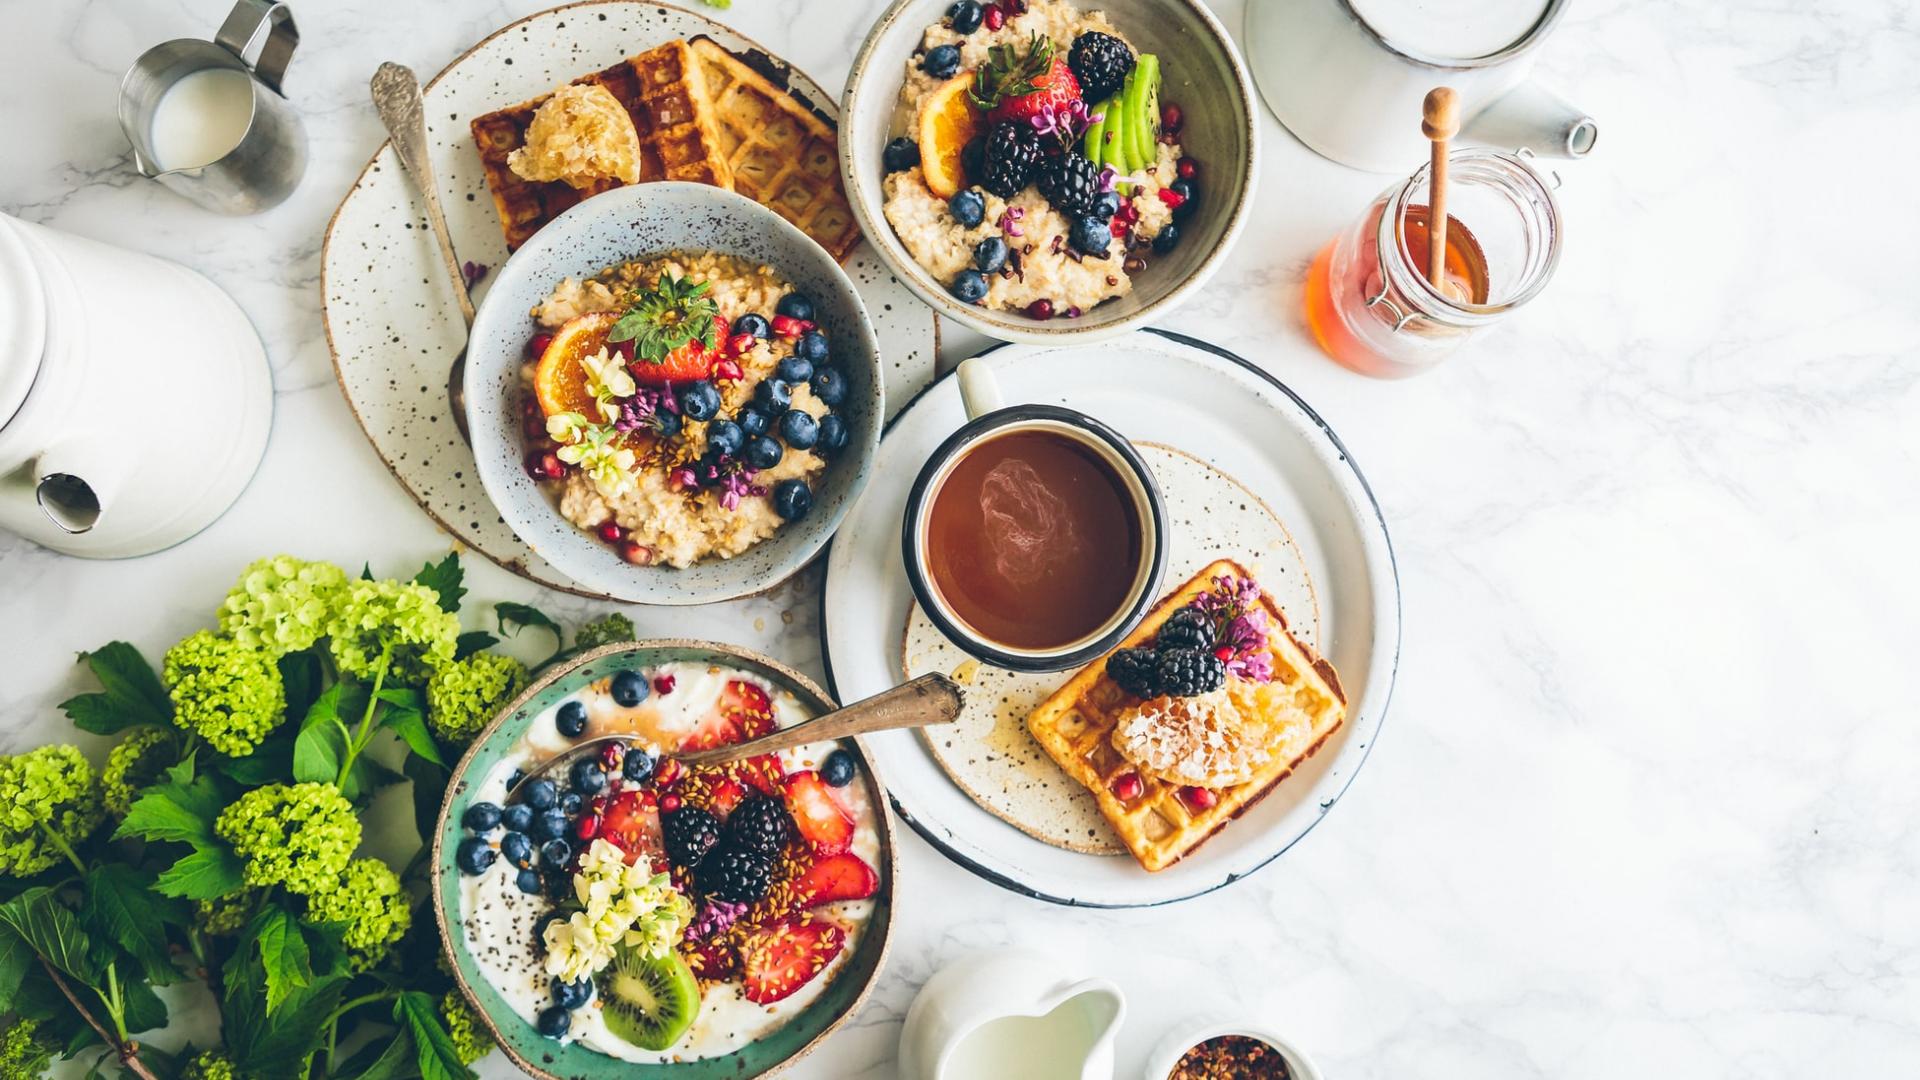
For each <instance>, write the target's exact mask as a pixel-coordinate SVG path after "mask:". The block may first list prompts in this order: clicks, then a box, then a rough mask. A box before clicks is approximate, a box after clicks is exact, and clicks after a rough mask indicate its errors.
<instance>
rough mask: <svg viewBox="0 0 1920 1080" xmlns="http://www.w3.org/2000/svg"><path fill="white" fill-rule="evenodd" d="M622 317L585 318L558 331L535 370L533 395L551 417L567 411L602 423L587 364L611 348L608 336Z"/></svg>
mask: <svg viewBox="0 0 1920 1080" xmlns="http://www.w3.org/2000/svg"><path fill="white" fill-rule="evenodd" d="M618 321H620V316H619V314H618V313H616V312H612V311H597V312H594V313H593V314H591V315H581V316H578V317H576V318H573V319H569V320H567V322H566V323H565V324H564V325H562V326H561V327H560V329H558V330H556V331H554V333H553V340H552V341H551V342H548V343H547V351H546V352H543V353H541V354H540V364H539V366H537V367H535V368H534V369H533V396H534V397H535V398H536V399H537V400H538V401H539V402H540V411H541V412H542V413H544V414H546V415H547V416H555V415H558V414H560V413H563V412H577V413H584V414H585V415H586V417H587V419H588V420H591V421H593V422H594V423H596V424H597V423H599V422H600V414H599V413H598V412H595V411H594V402H593V395H592V394H591V393H589V392H588V391H587V368H586V365H585V364H584V363H583V361H585V360H586V358H587V357H589V356H592V355H593V354H594V353H597V352H599V351H600V350H601V349H603V348H605V347H606V345H607V334H609V333H610V332H612V330H613V324H614V323H616V322H618Z"/></svg>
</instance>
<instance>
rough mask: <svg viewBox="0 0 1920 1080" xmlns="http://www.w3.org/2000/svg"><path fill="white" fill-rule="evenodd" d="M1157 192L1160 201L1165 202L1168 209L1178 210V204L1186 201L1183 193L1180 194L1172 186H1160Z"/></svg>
mask: <svg viewBox="0 0 1920 1080" xmlns="http://www.w3.org/2000/svg"><path fill="white" fill-rule="evenodd" d="M1157 194H1158V195H1159V196H1160V201H1161V202H1163V203H1166V204H1167V209H1169V210H1178V209H1180V204H1181V203H1183V202H1186V201H1187V197H1186V196H1185V195H1182V194H1180V193H1179V192H1177V191H1175V190H1173V189H1172V188H1161V189H1160V190H1159V191H1158V192H1157Z"/></svg>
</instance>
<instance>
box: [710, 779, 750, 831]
mask: <svg viewBox="0 0 1920 1080" xmlns="http://www.w3.org/2000/svg"><path fill="white" fill-rule="evenodd" d="M746 797H747V789H746V787H745V786H744V785H742V784H741V783H740V781H738V780H722V781H721V782H720V783H719V784H718V785H716V786H715V787H714V789H713V794H712V795H711V796H709V797H708V799H707V813H709V814H712V815H713V816H714V817H717V818H719V819H720V820H721V821H725V820H727V817H728V815H730V814H732V813H733V808H734V807H736V806H739V805H740V801H741V800H742V799H745V798H746Z"/></svg>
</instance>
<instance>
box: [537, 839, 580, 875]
mask: <svg viewBox="0 0 1920 1080" xmlns="http://www.w3.org/2000/svg"><path fill="white" fill-rule="evenodd" d="M571 858H573V845H572V844H569V843H567V842H566V841H565V840H549V841H547V842H546V843H544V844H541V845H540V861H541V862H542V863H545V864H546V866H547V869H549V870H564V869H566V868H567V860H569V859H571Z"/></svg>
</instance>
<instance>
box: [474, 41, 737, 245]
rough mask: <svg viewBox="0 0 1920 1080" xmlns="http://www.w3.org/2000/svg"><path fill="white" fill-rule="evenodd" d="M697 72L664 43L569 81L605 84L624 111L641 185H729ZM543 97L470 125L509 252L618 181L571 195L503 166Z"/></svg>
mask: <svg viewBox="0 0 1920 1080" xmlns="http://www.w3.org/2000/svg"><path fill="white" fill-rule="evenodd" d="M701 72H702V65H701V64H700V63H698V62H696V61H695V59H694V56H693V51H692V50H691V49H690V48H688V47H687V43H686V42H684V41H669V42H667V43H666V44H665V45H661V46H659V47H658V48H654V49H649V50H647V51H646V52H643V53H641V54H639V55H638V56H630V57H628V58H627V59H625V60H623V61H621V62H620V63H618V64H615V65H614V66H612V67H610V68H608V69H606V70H605V71H598V72H595V73H593V74H592V75H586V76H583V77H581V78H579V79H576V80H574V81H575V82H577V83H597V84H598V85H600V86H604V87H606V88H607V90H608V91H610V92H611V93H612V94H613V96H614V97H615V98H616V99H617V100H618V101H619V102H620V104H622V105H625V106H626V107H627V114H628V115H629V116H631V117H633V128H634V130H635V131H636V132H638V133H639V135H640V180H641V182H643V183H644V182H646V181H648V180H691V181H694V182H697V183H702V184H712V185H714V186H715V187H728V186H730V185H731V183H732V179H733V176H732V173H731V172H730V171H729V170H728V168H727V162H726V159H725V158H724V157H723V156H722V154H721V145H722V143H721V138H720V130H719V128H718V127H717V126H716V124H715V122H714V112H713V105H712V99H711V98H710V97H709V96H708V94H707V88H706V84H705V82H704V80H703V78H702V74H701ZM546 99H547V98H546V95H542V96H540V97H537V98H534V99H533V100H532V101H526V102H522V103H520V104H518V105H515V106H512V107H510V108H506V109H501V110H498V111H497V112H490V113H488V114H486V115H485V116H480V117H476V118H475V119H474V120H473V122H472V124H471V125H470V126H471V128H472V130H473V141H474V143H475V145H477V146H478V147H479V149H480V162H481V164H482V165H484V166H485V167H486V171H487V187H488V189H489V190H491V191H492V192H493V206H494V209H495V210H497V211H499V213H500V229H501V231H502V232H504V233H505V234H506V237H507V250H508V251H513V250H515V249H517V248H518V247H519V246H520V245H521V244H524V243H526V241H527V238H528V237H530V236H532V235H533V234H534V233H535V232H537V231H539V229H540V227H541V226H543V225H545V224H546V223H547V222H549V221H552V220H553V219H554V218H556V217H559V216H560V214H561V213H562V212H564V211H565V210H567V209H568V208H570V207H572V206H573V205H574V204H575V203H577V202H579V201H580V200H582V199H585V198H589V197H591V196H594V195H598V194H600V193H601V192H603V191H607V190H609V189H612V188H615V187H618V186H620V185H619V182H618V181H617V180H601V181H598V182H596V183H595V184H594V185H592V186H590V187H587V188H584V189H580V190H576V189H574V188H573V187H572V186H571V185H569V184H566V183H564V182H561V181H558V180H556V181H552V182H549V183H535V182H532V181H528V180H523V179H521V178H520V176H519V175H518V174H516V173H515V172H514V171H513V170H512V169H510V168H508V167H507V155H509V154H511V153H513V152H514V151H515V150H517V149H519V148H520V147H521V146H524V145H525V144H526V139H527V125H528V124H531V123H532V122H533V114H534V111H535V110H536V109H538V108H539V107H540V105H541V103H542V102H544V101H546Z"/></svg>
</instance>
